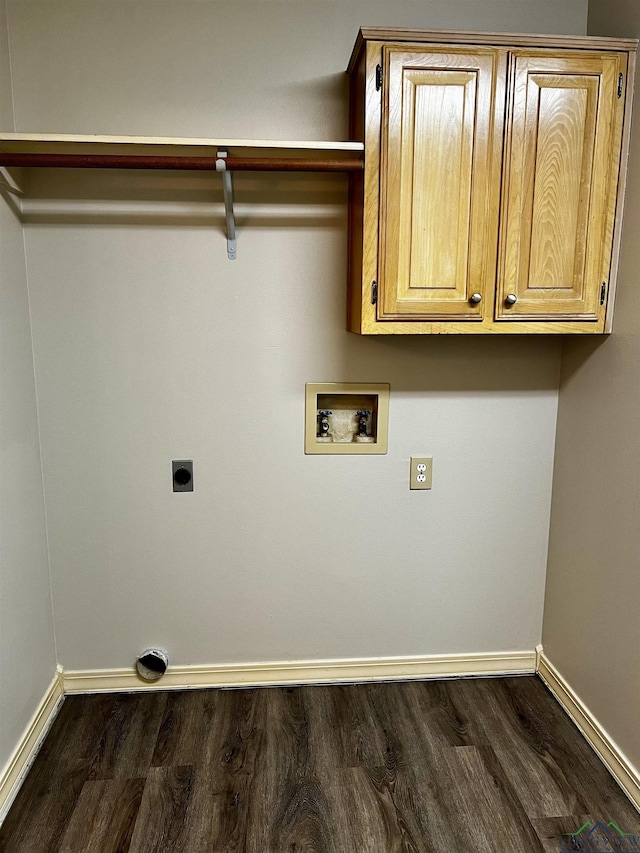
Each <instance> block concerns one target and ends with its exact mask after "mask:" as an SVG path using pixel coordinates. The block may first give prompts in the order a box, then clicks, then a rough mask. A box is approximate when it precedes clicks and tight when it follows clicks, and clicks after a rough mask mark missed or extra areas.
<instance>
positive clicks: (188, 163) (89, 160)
mask: <svg viewBox="0 0 640 853" xmlns="http://www.w3.org/2000/svg"><path fill="white" fill-rule="evenodd" d="M219 159H220V158H219V157H170V156H165V155H157V156H156V155H138V154H23V153H19V154H11V153H8V152H4V151H0V166H29V167H31V166H36V167H40V168H45V169H185V170H195V171H210V172H215V171H216V160H219ZM224 160H225V163H226V164H227V169H229V170H230V171H234V172H361V171H362V170H363V169H364V163H363V161H362V160H346V159H345V160H308V159H302V158H295V157H290V158H285V157H225V158H224Z"/></svg>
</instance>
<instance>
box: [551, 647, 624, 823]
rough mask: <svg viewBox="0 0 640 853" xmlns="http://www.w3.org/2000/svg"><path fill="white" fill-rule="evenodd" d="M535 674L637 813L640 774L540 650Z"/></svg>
mask: <svg viewBox="0 0 640 853" xmlns="http://www.w3.org/2000/svg"><path fill="white" fill-rule="evenodd" d="M538 674H539V675H540V677H541V678H542V680H543V681H544V683H545V684H546V685H547V687H548V688H549V690H550V691H551V692H552V693H553V695H554V696H555V697H556V699H557V700H558V702H559V703H560V704H561V705H562V707H563V708H564V710H565V711H566V712H567V714H568V715H569V716H570V717H571V719H572V720H573V722H574V723H575V724H576V726H577V727H578V728H579V729H580V731H581V732H582V734H583V735H584V737H585V738H586V739H587V741H588V742H589V743H590V744H591V746H592V747H593V749H594V750H595V752H596V753H597V755H598V756H599V757H600V759H601V761H602V762H603V763H604V765H605V767H606V768H607V769H608V770H609V772H610V773H611V775H612V776H613V778H614V779H615V780H616V782H617V783H618V784H619V785H620V787H621V788H622V790H623V791H624V792H625V794H626V795H627V797H629V799H630V800H631V802H632V803H633V805H634V806H635V807H636V808H637V809H638V811H640V772H639V771H638V770H637V769H636V768H635V767H634V766H633V764H632V763H631V762H630V761H629V759H628V758H627V757H626V755H625V754H624V753H623V752H622V750H621V749H620V747H619V746H618V745H617V743H616V742H615V741H614V740H613V738H612V737H611V735H609V733H608V732H607V731H606V730H605V729H604V728H603V726H602V725H601V724H600V723H599V722H598V720H596V718H595V717H594V716H593V714H592V713H591V711H590V710H589V709H588V708H587V706H586V705H585V704H584V702H583V701H582V700H581V699H580V697H579V696H578V695H577V694H576V692H575V691H574V690H573V689H572V688H571V687H570V685H569V683H568V682H567V681H566V679H565V678H563V676H562V675H561V674H560V673H559V672H558V670H557V669H556V668H555V666H554V665H553V664H552V663H551V661H550V660H549V659H548V658H547V657H546V655H545V654H544V652H543V651H542V650H541V649H540V647H539V649H538Z"/></svg>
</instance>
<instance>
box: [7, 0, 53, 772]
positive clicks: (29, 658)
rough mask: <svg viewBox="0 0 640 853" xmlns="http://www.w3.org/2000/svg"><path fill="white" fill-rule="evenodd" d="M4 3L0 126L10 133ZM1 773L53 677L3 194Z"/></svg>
mask: <svg viewBox="0 0 640 853" xmlns="http://www.w3.org/2000/svg"><path fill="white" fill-rule="evenodd" d="M12 121H13V118H12V111H11V85H10V78H9V53H8V46H7V30H6V17H5V7H4V0H0V122H1V123H2V127H3V128H6V129H8V130H11V129H12ZM0 196H1V197H0V773H1V772H2V769H3V767H4V766H5V764H6V762H7V761H8V759H9V757H10V755H11V753H12V752H13V750H14V748H15V746H16V744H17V743H18V740H19V738H20V736H21V734H22V732H23V731H24V729H25V728H26V726H27V724H28V723H29V721H30V719H31V717H32V715H33V714H34V712H35V710H36V708H37V707H38V704H39V702H40V700H41V699H42V697H43V695H44V693H45V690H46V689H47V687H48V686H49V684H50V683H51V680H52V678H53V676H54V674H55V667H56V654H55V648H54V638H53V619H52V612H51V586H50V583H49V566H48V561H47V548H46V533H45V521H44V500H43V494H42V472H41V468H40V448H39V440H38V422H37V416H36V400H35V386H34V375H33V357H32V349H31V333H30V329H29V304H28V297H27V282H26V271H25V259H24V241H23V237H22V226H21V224H20V221H19V219H18V217H17V216H16V213H15V212H14V210H13V209H12V205H15V204H16V201H15V199H14V198H11V197H9V196H6V195H5V194H4V193H3V192H2V191H1V190H0Z"/></svg>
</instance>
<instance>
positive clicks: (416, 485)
mask: <svg viewBox="0 0 640 853" xmlns="http://www.w3.org/2000/svg"><path fill="white" fill-rule="evenodd" d="M432 473H433V458H432V457H431V456H412V457H411V468H410V469H409V488H410V489H430V488H431V479H432Z"/></svg>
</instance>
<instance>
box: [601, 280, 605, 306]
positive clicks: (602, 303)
mask: <svg viewBox="0 0 640 853" xmlns="http://www.w3.org/2000/svg"><path fill="white" fill-rule="evenodd" d="M606 297H607V282H606V281H603V282H602V285H601V286H600V305H604V300H605V299H606Z"/></svg>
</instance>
